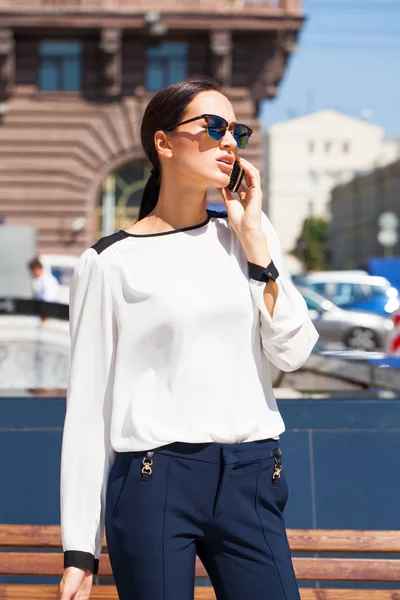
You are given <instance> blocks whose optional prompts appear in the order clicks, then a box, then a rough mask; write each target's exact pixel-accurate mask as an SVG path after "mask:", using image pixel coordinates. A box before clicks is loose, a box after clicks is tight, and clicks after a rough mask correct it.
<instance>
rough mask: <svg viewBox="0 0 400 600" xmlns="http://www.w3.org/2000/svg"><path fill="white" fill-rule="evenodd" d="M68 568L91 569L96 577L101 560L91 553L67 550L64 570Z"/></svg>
mask: <svg viewBox="0 0 400 600" xmlns="http://www.w3.org/2000/svg"><path fill="white" fill-rule="evenodd" d="M67 567H78V568H79V569H89V570H90V571H92V572H93V574H94V575H96V574H97V572H98V570H99V559H98V558H95V557H94V555H93V554H90V552H82V551H81V550H67V551H66V552H64V569H66V568H67Z"/></svg>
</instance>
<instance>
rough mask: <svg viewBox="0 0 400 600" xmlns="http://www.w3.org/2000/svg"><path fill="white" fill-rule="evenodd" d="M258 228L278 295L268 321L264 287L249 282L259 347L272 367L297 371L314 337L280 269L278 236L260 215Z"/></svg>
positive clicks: (298, 296)
mask: <svg viewBox="0 0 400 600" xmlns="http://www.w3.org/2000/svg"><path fill="white" fill-rule="evenodd" d="M262 227H263V231H264V233H265V235H266V238H267V243H268V248H269V252H270V255H271V258H272V260H273V261H274V263H275V265H276V267H277V269H278V271H279V277H278V279H277V280H276V283H277V285H278V290H279V291H278V298H277V301H276V304H275V310H274V314H273V317H271V316H270V314H269V312H268V310H267V307H266V306H265V302H264V288H265V283H264V282H263V281H257V280H256V279H249V285H250V292H251V295H252V298H253V302H254V303H255V305H256V306H257V308H258V310H259V314H260V335H261V343H262V347H263V350H264V353H265V355H266V356H267V358H268V359H269V360H270V361H271V362H272V363H273V364H274V365H276V366H277V367H278V368H279V369H282V371H294V370H296V369H298V368H299V367H301V366H302V365H303V364H304V363H305V361H306V360H307V358H308V357H309V355H310V354H311V351H312V349H313V347H314V345H315V343H316V342H317V340H318V333H317V331H316V329H315V327H314V325H313V324H312V322H311V320H310V318H309V316H308V309H307V305H306V302H305V300H304V298H303V296H302V295H301V294H300V292H299V291H298V290H297V289H296V288H295V286H294V285H293V283H292V282H291V279H290V276H289V275H288V274H287V273H286V271H285V269H284V266H283V263H282V253H281V247H280V243H279V239H278V236H277V234H276V231H275V229H274V228H273V226H272V223H271V222H270V220H269V219H268V217H267V216H266V215H265V214H264V213H263V215H262Z"/></svg>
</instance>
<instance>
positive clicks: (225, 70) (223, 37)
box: [210, 30, 232, 87]
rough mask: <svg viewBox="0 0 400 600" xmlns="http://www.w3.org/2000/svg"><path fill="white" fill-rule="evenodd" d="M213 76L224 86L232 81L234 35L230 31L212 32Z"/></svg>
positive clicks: (227, 85)
mask: <svg viewBox="0 0 400 600" xmlns="http://www.w3.org/2000/svg"><path fill="white" fill-rule="evenodd" d="M210 45H211V53H212V76H213V77H214V79H216V81H218V83H220V84H221V85H222V86H223V87H229V86H230V85H231V81H232V35H231V32H230V31H226V30H217V31H212V32H211V38H210Z"/></svg>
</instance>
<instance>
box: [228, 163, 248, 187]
mask: <svg viewBox="0 0 400 600" xmlns="http://www.w3.org/2000/svg"><path fill="white" fill-rule="evenodd" d="M243 176H244V169H242V167H241V166H240V165H239V163H238V162H237V160H235V163H234V165H233V169H232V175H231V180H230V182H229V183H228V185H227V186H226V189H227V190H229V191H230V192H238V191H239V188H240V184H241V183H242V179H243Z"/></svg>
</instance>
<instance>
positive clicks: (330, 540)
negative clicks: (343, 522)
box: [287, 529, 400, 554]
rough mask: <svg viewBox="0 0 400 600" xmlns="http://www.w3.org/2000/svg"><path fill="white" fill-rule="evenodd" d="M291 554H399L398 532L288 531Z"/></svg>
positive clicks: (399, 535)
mask: <svg viewBox="0 0 400 600" xmlns="http://www.w3.org/2000/svg"><path fill="white" fill-rule="evenodd" d="M287 533H288V538H289V544H290V548H291V550H292V552H373V553H377V554H378V553H380V552H383V553H393V554H395V553H396V552H399V553H400V530H395V531H361V530H359V531H358V530H350V529H349V530H346V529H343V530H335V529H313V530H307V529H288V530H287Z"/></svg>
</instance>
